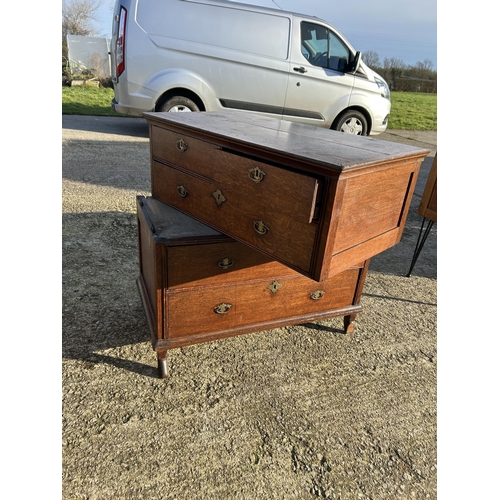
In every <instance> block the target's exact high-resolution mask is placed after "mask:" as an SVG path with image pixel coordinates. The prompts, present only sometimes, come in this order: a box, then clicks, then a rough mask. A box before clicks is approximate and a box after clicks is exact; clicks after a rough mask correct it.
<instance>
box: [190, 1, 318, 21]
mask: <svg viewBox="0 0 500 500" xmlns="http://www.w3.org/2000/svg"><path fill="white" fill-rule="evenodd" d="M182 1H183V2H191V3H202V4H206V5H223V6H224V7H229V8H233V9H242V10H252V11H258V12H264V13H265V12H267V13H272V14H281V15H283V14H285V15H289V16H294V15H295V16H300V17H303V18H304V19H311V20H317V21H321V19H319V18H318V17H316V16H311V15H308V14H301V13H299V12H292V11H290V10H283V9H276V8H273V7H263V6H260V5H253V4H249V3H241V2H232V1H229V0H182Z"/></svg>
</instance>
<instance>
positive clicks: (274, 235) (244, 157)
mask: <svg viewBox="0 0 500 500" xmlns="http://www.w3.org/2000/svg"><path fill="white" fill-rule="evenodd" d="M145 116H146V119H147V120H148V123H149V126H150V137H151V184H152V186H151V190H152V194H153V196H155V197H157V198H158V199H161V200H162V201H164V202H165V203H168V204H169V205H172V206H174V207H176V208H178V209H179V210H181V211H182V212H184V213H186V214H188V215H190V216H192V217H194V218H196V219H197V220H199V221H202V222H204V223H205V224H208V225H209V226H211V227H213V228H215V229H217V230H218V231H220V232H221V233H224V234H227V235H229V236H231V237H232V238H234V239H236V240H238V241H240V242H242V243H244V244H246V245H249V246H251V247H252V248H254V249H256V250H259V251H260V252H262V253H264V254H266V255H268V256H269V257H271V258H272V259H273V260H277V261H279V262H281V263H282V264H285V265H287V266H289V267H291V268H292V269H294V270H295V271H298V272H300V273H301V274H303V275H304V276H307V277H310V278H312V279H314V280H316V281H323V280H325V279H328V278H330V277H332V276H334V275H335V274H338V273H340V272H342V271H344V270H346V269H349V268H350V267H351V266H353V265H356V264H357V263H359V262H363V261H365V260H367V259H369V258H370V257H372V256H374V255H376V254H378V253H380V252H382V251H384V250H386V249H387V248H390V247H391V246H393V245H395V244H397V243H398V242H399V241H400V239H401V235H402V232H403V229H404V225H405V222H406V217H407V214H408V209H409V206H410V203H411V198H412V196H413V191H414V189H415V184H416V180H417V176H418V172H419V169H420V164H421V162H422V161H423V159H424V157H425V156H426V155H427V154H428V153H429V152H430V151H429V150H423V149H418V148H415V147H411V146H406V145H402V144H396V143H392V142H388V141H377V140H376V139H372V138H370V137H359V136H352V135H350V134H343V133H341V132H336V131H332V130H324V129H320V128H318V127H311V126H306V125H301V124H297V123H291V122H285V121H282V120H277V119H272V118H266V117H262V116H258V115H254V114H245V113H239V112H225V113H145ZM178 141H181V142H178ZM178 143H179V144H180V146H178V145H177V144H178ZM186 145H187V146H186ZM182 149H184V151H182ZM252 178H253V180H252ZM254 181H259V182H254ZM178 186H182V187H179V190H180V192H181V194H183V195H184V196H181V195H180V194H179V191H178V189H177V188H178Z"/></svg>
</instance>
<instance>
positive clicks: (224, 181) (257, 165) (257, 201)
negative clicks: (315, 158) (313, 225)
mask: <svg viewBox="0 0 500 500" xmlns="http://www.w3.org/2000/svg"><path fill="white" fill-rule="evenodd" d="M216 158H217V169H215V171H214V181H215V182H216V183H217V185H218V186H221V187H222V188H224V189H226V190H227V191H228V192H231V193H232V194H233V195H234V196H237V197H238V200H239V201H240V202H241V203H243V204H249V205H252V206H253V205H258V206H259V207H260V208H261V210H262V212H263V213H279V214H282V215H284V216H286V217H289V218H291V219H294V220H296V221H297V222H302V223H306V224H308V223H310V222H312V220H313V217H314V212H315V208H316V198H317V193H318V188H319V181H318V180H317V179H316V178H314V177H310V176H307V175H304V174H300V173H297V172H294V171H291V170H286V169H285V168H280V167H277V166H274V165H271V164H268V163H262V162H260V161H258V160H256V159H252V158H249V157H246V156H240V155H238V154H236V153H234V152H233V153H231V152H228V151H225V150H219V151H217V154H216ZM223 192H224V191H223Z"/></svg>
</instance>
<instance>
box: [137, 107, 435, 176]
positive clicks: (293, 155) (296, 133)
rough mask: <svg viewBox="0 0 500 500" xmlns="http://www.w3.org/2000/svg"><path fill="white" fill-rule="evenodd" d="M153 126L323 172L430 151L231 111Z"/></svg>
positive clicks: (157, 116)
mask: <svg viewBox="0 0 500 500" xmlns="http://www.w3.org/2000/svg"><path fill="white" fill-rule="evenodd" d="M144 116H145V117H146V119H147V121H148V122H149V123H150V124H156V125H159V126H163V127H167V128H170V129H173V130H176V131H178V132H185V133H191V134H196V135H197V136H198V137H200V138H201V139H205V140H207V141H211V142H215V143H217V144H221V145H226V146H228V147H237V146H238V145H239V146H240V147H242V148H244V149H246V148H250V149H251V150H252V151H253V152H254V153H257V154H258V152H260V153H261V154H264V156H265V155H266V154H274V155H279V157H280V158H282V159H283V160H286V159H289V160H293V161H294V162H296V161H299V162H303V163H304V165H305V168H306V169H308V170H311V171H314V170H315V167H317V168H320V169H321V171H322V172H323V173H324V172H325V169H326V172H328V170H331V171H332V172H331V173H332V174H333V173H335V175H339V174H340V173H342V172H344V171H350V170H354V169H359V168H366V167H372V166H377V165H378V164H387V162H390V161H391V160H400V159H402V158H409V159H411V158H418V157H422V156H425V155H426V154H428V153H429V151H428V150H425V149H421V148H417V147H414V146H408V145H405V144H398V143H393V142H389V141H383V140H380V139H374V138H372V137H365V136H357V135H351V134H345V133H342V132H337V131H334V130H329V129H323V128H320V127H315V126H310V125H303V124H299V123H294V122H288V121H285V120H280V119H277V118H268V117H264V116H260V115H253V114H249V113H241V112H238V111H228V112H201V113H166V112H162V113H144Z"/></svg>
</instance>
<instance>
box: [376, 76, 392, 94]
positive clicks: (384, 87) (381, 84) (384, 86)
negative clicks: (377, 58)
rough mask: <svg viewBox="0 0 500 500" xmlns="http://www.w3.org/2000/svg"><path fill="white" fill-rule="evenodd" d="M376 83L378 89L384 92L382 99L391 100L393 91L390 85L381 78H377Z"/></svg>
mask: <svg viewBox="0 0 500 500" xmlns="http://www.w3.org/2000/svg"><path fill="white" fill-rule="evenodd" d="M375 83H376V84H377V85H378V88H379V89H380V90H381V91H382V97H385V98H386V99H390V98H391V91H390V90H389V85H387V83H385V82H384V80H381V79H380V78H375Z"/></svg>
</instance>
